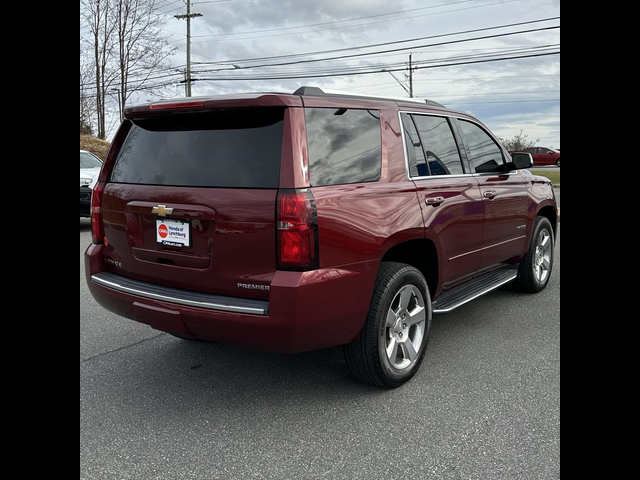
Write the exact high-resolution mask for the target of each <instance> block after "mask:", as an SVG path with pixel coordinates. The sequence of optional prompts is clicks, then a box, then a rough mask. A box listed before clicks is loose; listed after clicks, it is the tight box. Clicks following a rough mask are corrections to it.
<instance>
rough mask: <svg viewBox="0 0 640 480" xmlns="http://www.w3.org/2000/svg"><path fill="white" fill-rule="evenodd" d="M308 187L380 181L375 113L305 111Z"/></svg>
mask: <svg viewBox="0 0 640 480" xmlns="http://www.w3.org/2000/svg"><path fill="white" fill-rule="evenodd" d="M305 121H306V126H307V144H308V149H309V179H310V181H311V186H313V187H318V186H323V185H340V184H345V183H360V182H373V181H376V180H378V179H379V178H380V168H381V152H382V147H381V134H380V114H379V112H378V111H377V110H354V109H345V108H339V109H336V108H305Z"/></svg>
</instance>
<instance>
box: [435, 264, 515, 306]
mask: <svg viewBox="0 0 640 480" xmlns="http://www.w3.org/2000/svg"><path fill="white" fill-rule="evenodd" d="M517 276H518V268H517V266H516V267H515V268H511V267H510V268H503V269H501V270H498V271H495V272H491V273H488V274H486V275H483V276H482V277H480V278H476V279H475V280H472V281H471V282H469V283H466V284H464V285H462V286H460V287H457V288H454V289H453V290H450V291H448V292H446V293H444V294H442V295H440V297H438V299H437V300H436V301H435V302H433V313H447V312H450V311H451V310H453V309H454V308H458V307H459V306H460V305H464V304H465V303H467V302H470V301H471V300H473V299H475V298H478V297H479V296H481V295H484V294H485V293H489V292H490V291H492V290H495V289H496V288H498V287H501V286H502V285H504V284H506V283H509V282H511V281H513V280H515V279H516V277H517Z"/></svg>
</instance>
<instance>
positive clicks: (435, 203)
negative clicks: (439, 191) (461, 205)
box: [424, 197, 444, 207]
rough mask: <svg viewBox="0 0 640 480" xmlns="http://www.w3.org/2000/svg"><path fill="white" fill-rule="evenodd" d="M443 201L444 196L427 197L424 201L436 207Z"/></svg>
mask: <svg viewBox="0 0 640 480" xmlns="http://www.w3.org/2000/svg"><path fill="white" fill-rule="evenodd" d="M442 202H444V197H427V198H426V199H425V200H424V203H426V204H427V205H433V206H434V207H437V206H438V205H440V204H441V203H442Z"/></svg>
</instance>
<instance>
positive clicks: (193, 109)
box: [85, 87, 557, 387]
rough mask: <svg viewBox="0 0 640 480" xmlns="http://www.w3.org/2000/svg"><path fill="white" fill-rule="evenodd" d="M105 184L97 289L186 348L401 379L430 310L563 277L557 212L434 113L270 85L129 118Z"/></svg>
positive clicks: (532, 185)
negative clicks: (320, 359)
mask: <svg viewBox="0 0 640 480" xmlns="http://www.w3.org/2000/svg"><path fill="white" fill-rule="evenodd" d="M124 116H125V120H124V121H123V123H122V125H121V127H120V129H119V131H118V133H117V135H116V137H115V139H114V141H113V144H112V147H111V150H110V151H109V154H108V157H107V159H106V161H105V163H104V166H103V168H102V171H101V173H100V177H99V182H98V183H97V185H96V186H95V188H94V190H93V197H92V207H91V211H92V220H93V221H92V230H93V232H92V233H93V243H92V245H90V246H89V248H88V249H87V251H86V254H85V260H86V262H85V263H86V278H87V282H88V284H89V288H90V290H91V293H92V294H93V296H94V297H95V299H96V300H97V301H98V302H99V303H100V304H101V305H102V306H104V307H105V308H106V309H108V310H110V311H112V312H115V313H117V314H120V315H123V316H125V317H128V318H131V319H133V320H137V321H139V322H142V323H146V324H148V325H150V326H151V327H153V328H156V329H158V330H162V331H165V332H168V333H170V334H172V335H175V336H177V337H181V338H184V339H192V340H209V341H215V342H221V343H227V344H233V345H239V346H243V347H250V348H258V349H265V350H271V351H277V352H290V353H293V352H301V351H305V350H312V349H318V348H325V347H331V346H336V345H344V351H345V357H346V362H347V365H348V366H349V368H350V369H351V371H352V372H353V373H354V375H355V376H356V377H358V378H360V379H361V380H363V381H366V382H369V383H373V384H375V385H380V386H383V387H397V386H399V385H401V384H402V383H404V382H406V381H407V380H408V379H410V378H411V377H412V376H413V375H414V374H415V372H416V370H417V369H418V367H419V366H420V363H421V362H422V359H423V357H424V354H425V350H426V348H427V343H428V338H429V330H430V326H431V318H432V314H433V313H442V312H448V311H450V310H452V309H454V308H456V307H458V306H460V305H462V304H464V303H466V302H468V301H470V300H472V299H474V298H476V297H478V296H480V295H482V294H484V293H487V292H489V291H491V290H493V289H495V288H497V287H499V286H501V285H503V284H505V283H507V282H510V281H512V280H516V281H517V282H518V283H519V284H520V285H521V287H522V288H523V289H524V290H526V291H529V292H537V291H540V290H542V289H543V288H544V287H545V286H546V285H547V282H548V281H549V275H550V273H551V268H552V264H553V244H554V238H555V233H556V228H557V210H556V201H555V197H554V193H553V190H552V188H551V184H550V182H549V180H548V179H546V178H544V177H538V176H533V175H532V174H531V173H530V172H528V171H527V170H525V169H526V168H528V167H530V166H531V156H530V155H529V154H518V155H514V158H513V159H512V158H511V157H510V155H509V154H508V153H507V152H506V151H505V150H504V149H503V148H502V147H501V145H500V143H499V142H498V141H496V139H495V137H494V136H493V135H492V134H491V133H490V132H489V131H488V129H487V128H486V127H485V126H484V125H483V124H482V123H480V122H479V121H478V120H476V119H474V118H472V117H471V116H469V115H467V114H465V113H461V112H456V111H452V110H449V109H446V108H444V107H442V106H441V105H439V104H437V103H435V102H431V101H426V102H425V101H422V102H418V101H411V100H409V99H407V100H394V99H383V98H372V97H357V96H351V95H344V94H331V93H327V92H324V91H322V90H320V89H318V88H314V87H302V88H300V89H299V90H297V91H296V92H295V93H294V94H280V93H256V94H240V95H224V96H216V97H207V98H188V99H184V100H180V101H175V100H171V101H163V102H159V103H155V104H150V105H142V106H134V107H128V108H126V109H125V113H124Z"/></svg>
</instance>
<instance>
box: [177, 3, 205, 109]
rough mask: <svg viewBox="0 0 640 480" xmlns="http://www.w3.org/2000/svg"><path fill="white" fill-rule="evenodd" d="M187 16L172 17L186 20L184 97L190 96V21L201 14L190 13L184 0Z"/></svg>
mask: <svg viewBox="0 0 640 480" xmlns="http://www.w3.org/2000/svg"><path fill="white" fill-rule="evenodd" d="M186 3H187V14H186V15H174V17H176V18H177V19H183V18H184V19H186V20H187V78H186V88H185V92H186V96H187V97H190V96H191V19H192V18H193V17H201V16H202V14H201V13H191V3H190V0H186Z"/></svg>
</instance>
